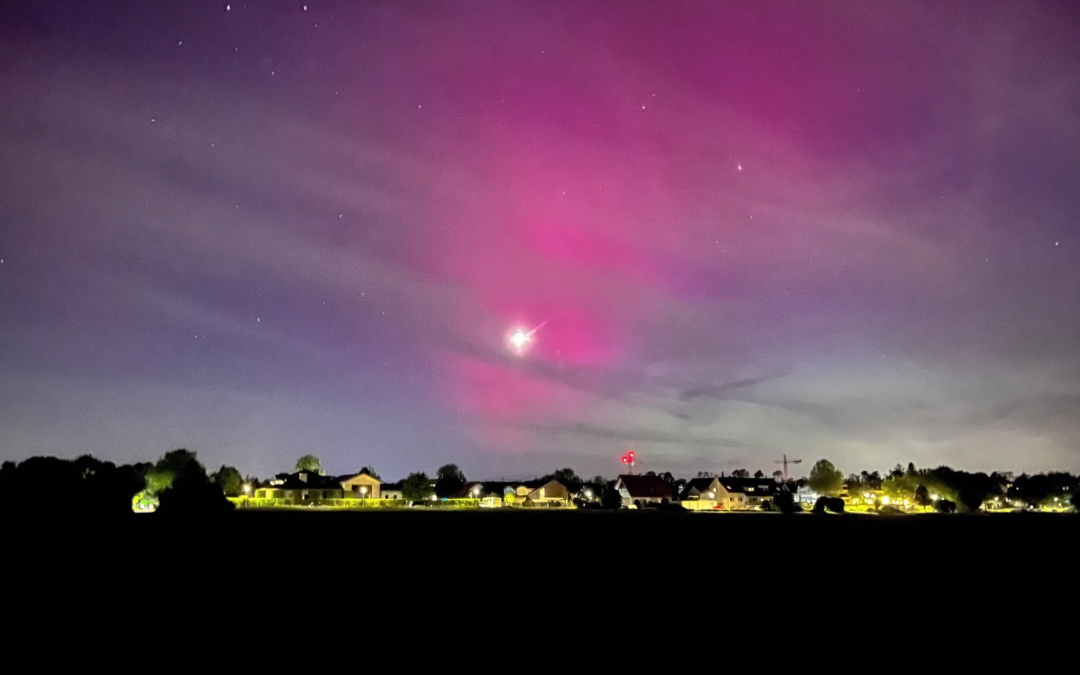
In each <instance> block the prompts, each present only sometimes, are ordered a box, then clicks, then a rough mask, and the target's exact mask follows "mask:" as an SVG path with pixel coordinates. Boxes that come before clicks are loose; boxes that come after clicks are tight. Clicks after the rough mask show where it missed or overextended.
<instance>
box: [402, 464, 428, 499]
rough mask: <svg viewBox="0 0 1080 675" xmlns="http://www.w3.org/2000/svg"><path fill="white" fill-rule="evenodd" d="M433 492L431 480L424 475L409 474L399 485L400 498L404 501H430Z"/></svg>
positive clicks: (419, 473) (420, 473) (418, 473)
mask: <svg viewBox="0 0 1080 675" xmlns="http://www.w3.org/2000/svg"><path fill="white" fill-rule="evenodd" d="M432 494H434V490H432V489H431V479H430V478H428V476H427V474H426V473H423V472H420V471H418V472H415V473H410V474H409V475H408V476H406V477H405V480H404V481H402V483H401V496H402V498H404V499H405V501H409V502H422V501H425V500H427V499H431V495H432Z"/></svg>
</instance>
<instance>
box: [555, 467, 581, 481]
mask: <svg viewBox="0 0 1080 675" xmlns="http://www.w3.org/2000/svg"><path fill="white" fill-rule="evenodd" d="M550 477H551V478H552V479H553V480H557V481H559V482H560V483H562V484H563V485H579V484H581V483H583V482H584V481H583V480H581V478H580V477H579V476H578V475H577V473H576V472H575V471H574V470H573V469H571V468H570V467H565V468H562V469H556V470H555V472H554V473H552V474H551V476H550Z"/></svg>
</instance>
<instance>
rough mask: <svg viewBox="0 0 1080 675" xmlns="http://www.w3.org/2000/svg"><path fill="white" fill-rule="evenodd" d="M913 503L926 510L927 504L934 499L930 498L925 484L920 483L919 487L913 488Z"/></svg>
mask: <svg viewBox="0 0 1080 675" xmlns="http://www.w3.org/2000/svg"><path fill="white" fill-rule="evenodd" d="M915 503H916V504H918V505H919V506H921V507H923V511H925V510H926V507H927V506H930V505H931V504H933V503H934V500H933V499H931V498H930V491H929V490H927V489H926V486H925V485H921V484H920V485H919V487H917V488H915Z"/></svg>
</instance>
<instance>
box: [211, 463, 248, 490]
mask: <svg viewBox="0 0 1080 675" xmlns="http://www.w3.org/2000/svg"><path fill="white" fill-rule="evenodd" d="M210 482H212V483H214V484H215V485H217V486H218V487H219V488H221V491H222V492H224V493H225V496H226V497H238V496H240V493H241V492H242V491H243V489H244V478H243V476H241V475H240V472H239V471H238V470H236V469H235V468H234V467H231V466H225V465H222V466H221V468H220V469H218V470H217V471H216V472H214V475H212V476H210Z"/></svg>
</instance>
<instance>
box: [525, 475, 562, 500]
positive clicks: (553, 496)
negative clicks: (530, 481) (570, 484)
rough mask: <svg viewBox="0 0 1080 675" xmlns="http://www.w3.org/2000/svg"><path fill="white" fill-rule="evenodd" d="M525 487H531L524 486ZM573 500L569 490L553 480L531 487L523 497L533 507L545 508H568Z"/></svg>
mask: <svg viewBox="0 0 1080 675" xmlns="http://www.w3.org/2000/svg"><path fill="white" fill-rule="evenodd" d="M526 487H532V486H529V485H526ZM573 498H574V497H573V495H572V494H570V490H568V489H567V487H566V486H565V485H563V484H562V483H560V482H559V481H557V480H554V479H552V480H549V481H545V482H544V483H543V484H542V485H539V486H536V487H532V489H531V490H530V491H529V492H528V493H527V494H526V495H525V499H526V503H528V502H531V503H532V505H533V506H546V507H552V506H570V504H571V503H572V501H573Z"/></svg>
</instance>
